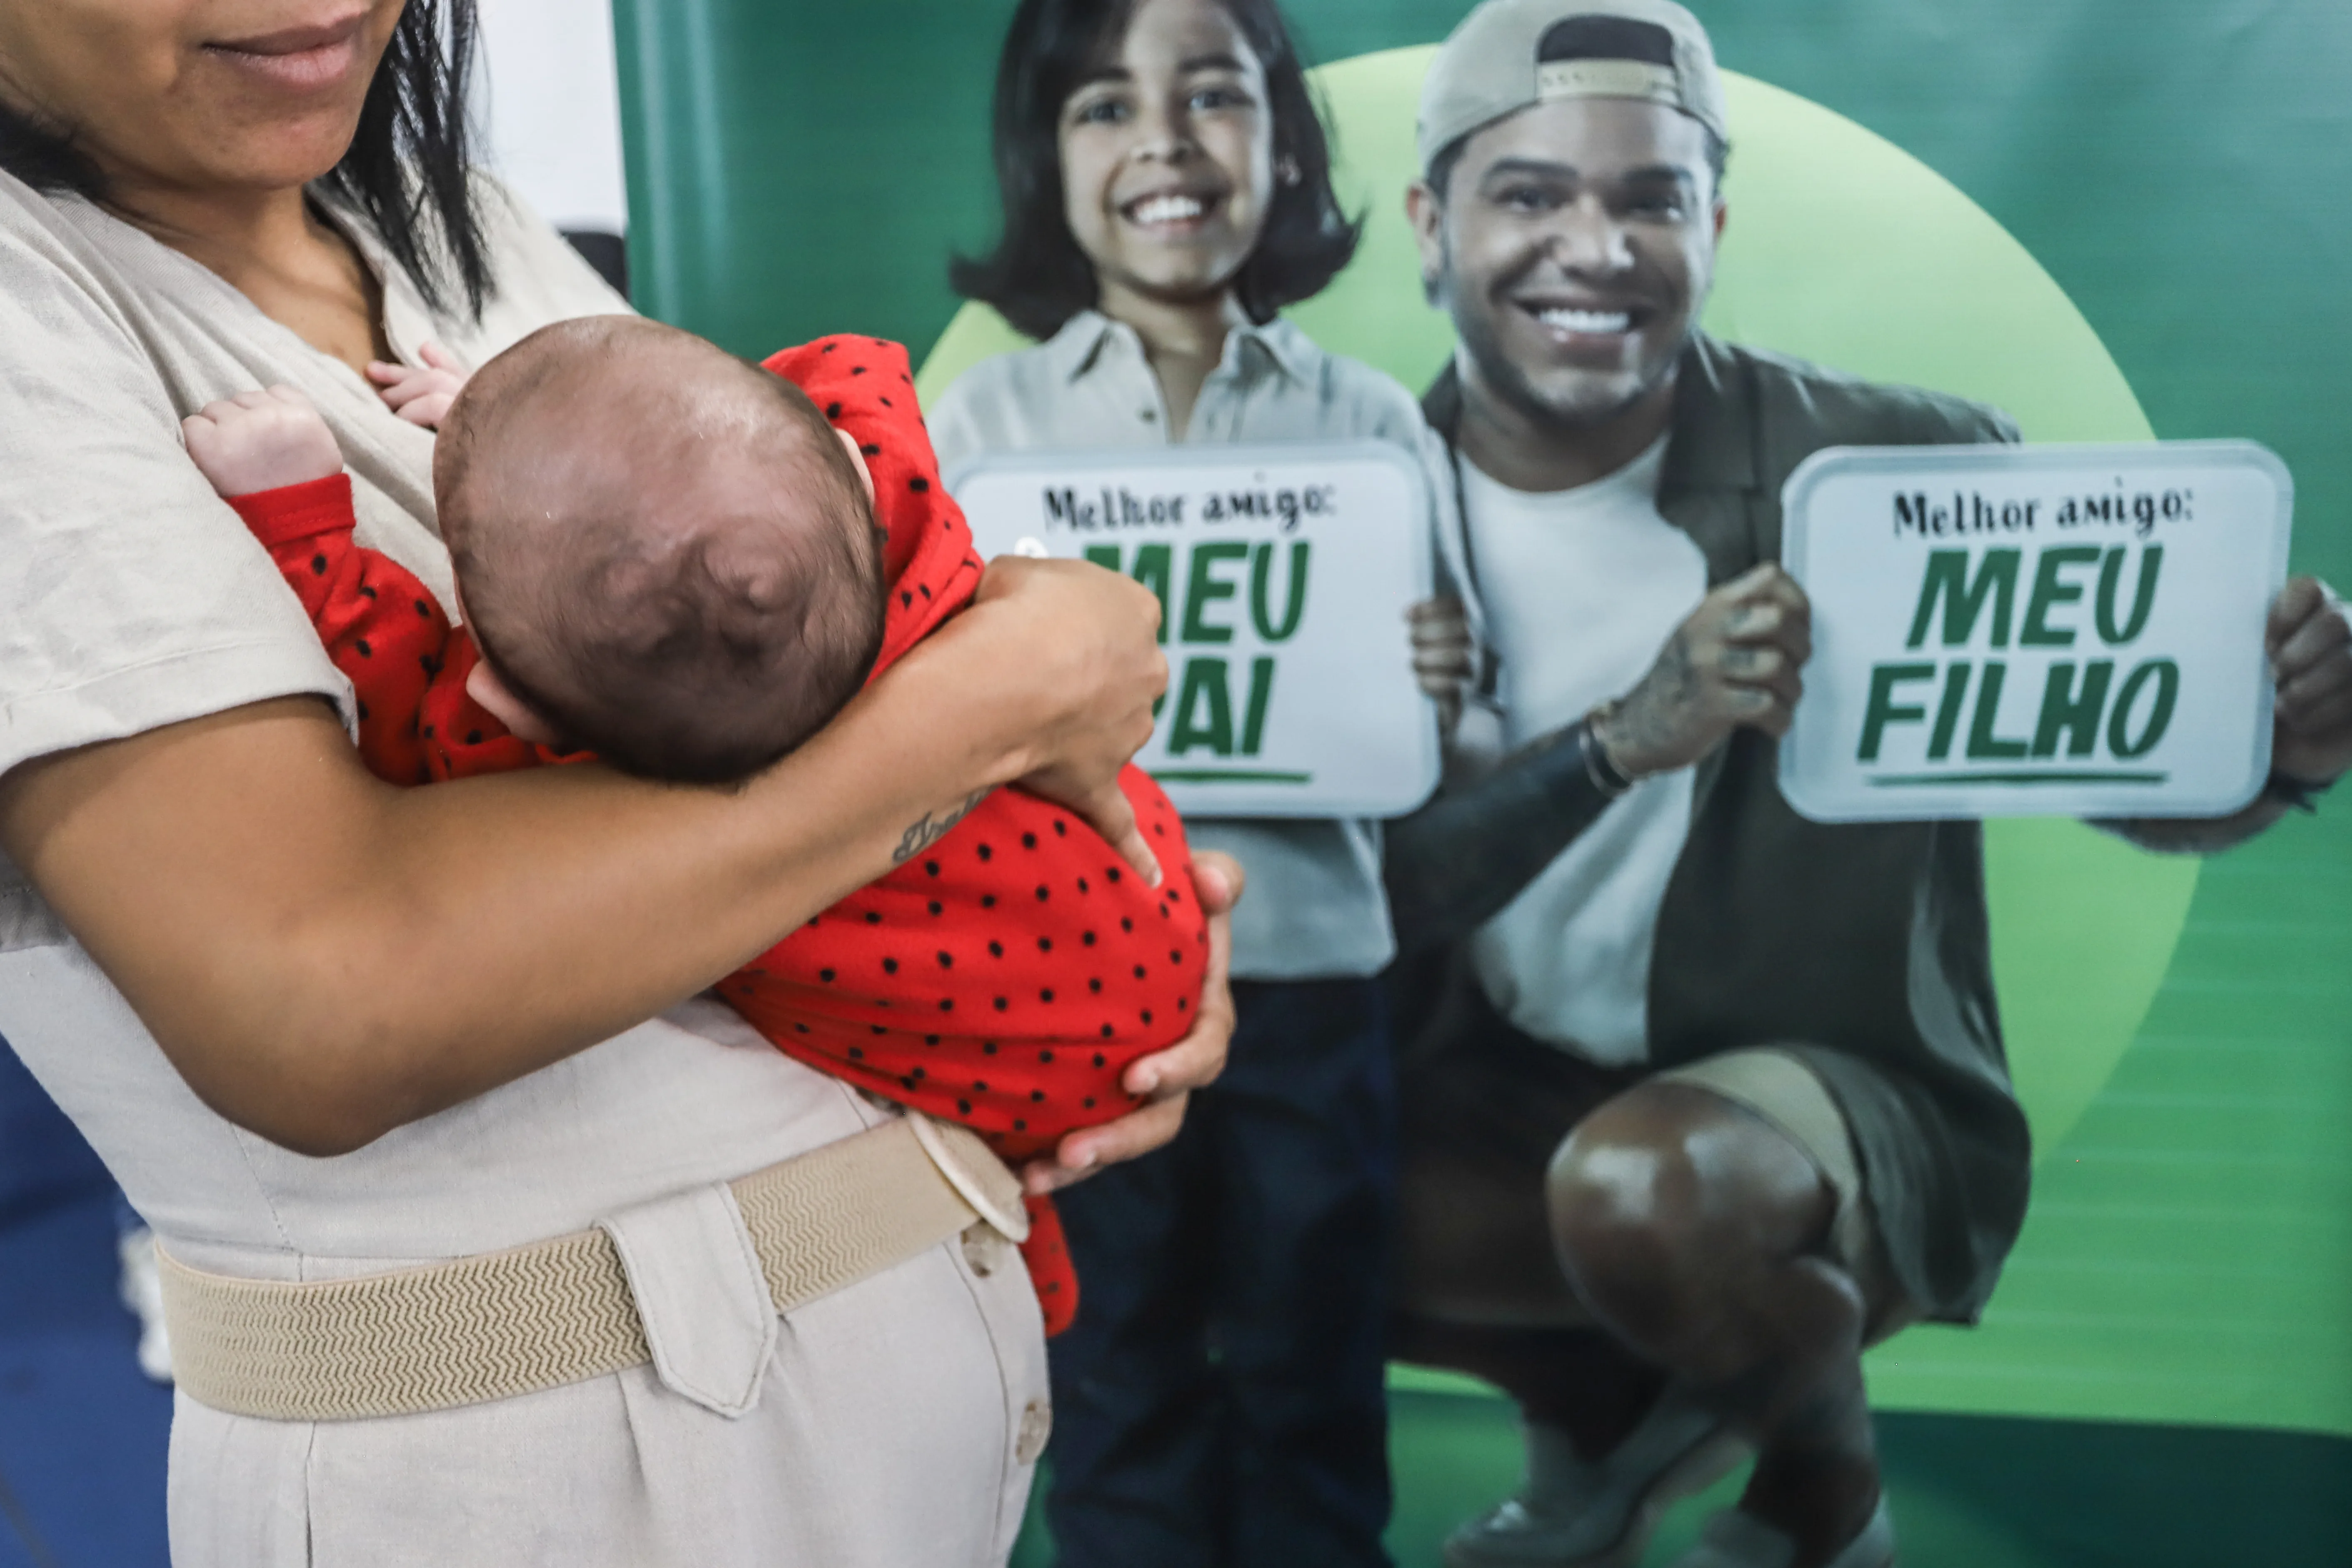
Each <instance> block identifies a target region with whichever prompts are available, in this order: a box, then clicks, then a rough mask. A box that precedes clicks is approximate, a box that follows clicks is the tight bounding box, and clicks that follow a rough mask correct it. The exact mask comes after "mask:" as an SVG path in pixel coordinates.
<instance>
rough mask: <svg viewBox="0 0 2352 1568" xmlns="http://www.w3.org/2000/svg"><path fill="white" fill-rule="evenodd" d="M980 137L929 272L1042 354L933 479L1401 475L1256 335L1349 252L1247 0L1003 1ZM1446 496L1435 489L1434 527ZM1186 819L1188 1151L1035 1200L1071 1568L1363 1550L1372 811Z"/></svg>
mask: <svg viewBox="0 0 2352 1568" xmlns="http://www.w3.org/2000/svg"><path fill="white" fill-rule="evenodd" d="M995 139H996V148H995V151H996V166H997V176H998V182H999V184H1000V185H1001V187H1002V190H1003V204H1004V220H1003V223H1004V226H1003V237H1002V239H1001V240H1000V242H999V244H998V247H997V248H996V250H995V251H994V253H993V254H992V255H991V256H989V257H987V258H983V259H982V260H978V261H971V262H964V263H961V264H959V265H958V267H957V268H955V271H954V273H953V280H954V282H955V284H956V286H957V287H958V288H959V289H961V290H962V291H963V292H964V293H965V294H967V295H970V296H971V297H972V298H974V299H977V300H984V301H986V302H987V303H989V304H991V305H992V306H994V307H995V308H996V309H997V310H998V311H999V313H1001V314H1002V315H1003V316H1004V317H1005V318H1006V320H1008V321H1011V322H1012V324H1013V325H1014V326H1015V327H1018V328H1019V329H1021V330H1022V331H1025V332H1028V333H1029V334H1030V335H1032V336H1034V337H1036V338H1038V339H1041V340H1043V341H1042V342H1039V344H1038V345H1037V346H1036V347H1034V348H1031V349H1026V350H1023V351H1020V352H1018V353H1008V354H1003V355H1001V356H999V357H997V358H995V359H992V360H989V361H987V362H984V363H982V364H979V365H976V366H974V367H973V368H972V369H971V372H969V373H968V374H965V375H964V376H963V377H961V379H959V380H958V381H957V382H956V384H954V385H952V386H950V388H949V389H948V391H947V393H946V394H945V395H943V396H942V397H941V398H940V403H939V405H938V406H937V407H936V408H934V409H933V410H932V411H931V432H932V438H933V440H934V441H935V442H936V443H937V445H938V447H939V451H940V462H941V464H942V466H943V467H945V468H948V469H950V471H952V470H953V468H954V467H955V465H956V464H957V462H958V461H959V460H960V459H962V458H969V457H971V456H972V455H974V454H977V453H982V452H988V451H1003V450H1010V449H1016V448H1022V447H1061V448H1068V447H1155V446H1160V445H1162V444H1165V443H1172V442H1188V443H1196V442H1233V441H1239V442H1261V441H1334V440H1346V439H1351V438H1352V439H1362V438H1371V439H1376V440H1386V441H1393V442H1395V443H1397V444H1398V445H1400V446H1402V447H1406V448H1408V449H1409V450H1410V451H1412V453H1413V454H1414V455H1415V456H1416V458H1420V459H1424V460H1425V459H1428V458H1430V457H1431V454H1432V447H1431V445H1430V437H1429V433H1428V430H1427V427H1426V426H1424V425H1423V421H1422V418H1421V414H1420V410H1419V409H1418V408H1417V407H1416V406H1415V405H1414V403H1413V400H1412V395H1410V394H1408V393H1407V392H1406V391H1405V389H1404V388H1403V387H1402V386H1400V385H1398V384H1396V383H1395V382H1394V381H1392V380H1391V379H1390V378H1389V377H1387V376H1385V375H1382V374H1380V373H1379V372H1377V371H1375V370H1372V369H1371V368H1370V367H1369V366H1367V365H1363V364H1360V363H1357V362H1355V361H1353V360H1349V359H1345V358H1342V357H1340V356H1339V355H1336V354H1328V353H1324V352H1323V351H1322V350H1321V349H1320V348H1318V346H1317V345H1316V344H1315V343H1314V342H1313V341H1312V340H1310V339H1309V338H1308V337H1307V334H1306V333H1304V332H1303V331H1299V329H1298V328H1297V327H1296V326H1294V325H1292V324H1291V323H1289V322H1288V321H1285V320H1283V319H1282V317H1281V316H1280V315H1279V313H1278V312H1279V311H1280V310H1281V308H1282V307H1284V306H1286V305H1288V304H1292V303H1295V302H1296V301H1297V300H1304V299H1307V298H1308V297H1310V296H1312V295H1314V294H1316V293H1317V292H1318V291H1320V290H1321V289H1322V288H1323V286H1324V285H1325V284H1326V283H1328V282H1329V281H1330V279H1332V277H1333V276H1334V275H1336V274H1337V273H1338V272H1339V268H1341V267H1343V266H1345V265H1346V264H1347V261H1348V259H1349V257H1350V256H1352V255H1353V254H1354V251H1355V246H1356V237H1357V230H1356V226H1354V225H1353V224H1351V223H1349V221H1348V220H1347V219H1346V218H1345V217H1344V216H1342V214H1341V213H1340V211H1339V202H1338V199H1337V198H1336V196H1335V195H1333V193H1332V189H1331V176H1330V167H1331V158H1330V151H1329V147H1328V142H1327V140H1326V138H1325V135H1324V131H1323V127H1322V124H1321V122H1320V121H1319V120H1318V117H1317V114H1316V110H1315V106H1314V102H1313V100H1312V98H1311V97H1310V95H1309V93H1308V90H1307V80H1306V76H1305V73H1304V71H1303V69H1302V68H1301V65H1300V62H1299V59H1298V57H1297V52H1296V51H1295V50H1294V49H1293V48H1292V47H1291V46H1290V43H1289V40H1288V37H1287V35H1286V30H1285V28H1284V25H1283V21H1282V18H1281V16H1280V15H1279V13H1278V12H1277V11H1276V8H1275V6H1274V5H1273V4H1271V0H1135V3H1131V4H1125V5H1101V4H1097V3H1093V0H1028V3H1026V4H1024V5H1022V6H1021V8H1020V9H1019V11H1018V12H1016V13H1015V15H1014V16H1013V23H1012V26H1011V28H1010V30H1009V32H1008V34H1007V36H1006V38H1005V41H1004V47H1003V55H1002V57H1001V60H1000V64H999V68H998V78H997V101H996V126H995ZM1449 494H1450V489H1446V490H1441V489H1438V488H1437V487H1436V486H1435V485H1434V484H1433V486H1432V488H1431V494H1430V500H1431V503H1432V505H1433V506H1436V505H1440V504H1443V502H1444V497H1445V496H1446V495H1449ZM1449 611H1451V614H1449ZM1458 614H1459V611H1458V606H1456V605H1452V603H1451V602H1450V601H1433V602H1432V603H1430V604H1428V605H1423V606H1420V607H1419V608H1418V609H1417V610H1416V612H1415V615H1416V623H1417V626H1416V634H1415V639H1416V641H1417V642H1418V643H1419V644H1420V645H1421V646H1420V647H1418V648H1417V650H1416V652H1417V660H1416V661H1417V663H1419V664H1420V665H1421V667H1422V668H1423V674H1424V677H1425V679H1427V681H1428V682H1429V683H1430V684H1431V685H1432V687H1433V689H1434V690H1435V691H1438V692H1442V693H1444V694H1447V695H1450V694H1452V693H1453V692H1454V690H1455V689H1456V683H1457V681H1458V679H1459V678H1460V676H1461V675H1462V674H1463V673H1464V672H1465V669H1466V660H1467V657H1468V655H1467V647H1466V638H1465V634H1464V633H1463V631H1462V629H1461V625H1460V622H1459V619H1458ZM1397 635H1398V637H1404V636H1405V635H1406V628H1405V627H1404V626H1399V627H1397ZM1190 826H1191V831H1192V837H1193V841H1194V842H1195V843H1197V844H1202V845H1205V846H1209V847H1215V848H1220V849H1224V850H1228V851H1230V852H1231V853H1233V854H1234V856H1235V857H1237V858H1239V859H1240V860H1242V862H1243V863H1244V864H1245V865H1247V866H1248V867H1249V868H1250V871H1251V875H1252V877H1253V879H1255V882H1256V892H1255V894H1254V895H1253V898H1252V902H1251V907H1250V909H1249V910H1246V911H1244V914H1243V915H1242V916H1241V917H1240V918H1241V920H1242V921H1244V926H1241V927H1237V928H1236V931H1235V944H1234V953H1235V956H1234V973H1236V975H1239V976H1244V977H1245V982H1244V984H1241V985H1238V986H1237V987H1236V991H1237V993H1238V1000H1239V1004H1240V1017H1241V1023H1240V1029H1241V1044H1240V1047H1239V1048H1238V1050H1237V1051H1236V1053H1235V1059H1234V1072H1233V1073H1232V1074H1231V1075H1229V1076H1228V1077H1227V1079H1225V1080H1224V1081H1223V1083H1221V1084H1220V1085H1219V1087H1218V1089H1216V1091H1215V1093H1214V1097H1213V1099H1208V1098H1204V1099H1203V1100H1202V1102H1201V1106H1200V1108H1199V1109H1200V1115H1199V1116H1198V1117H1197V1118H1196V1120H1195V1123H1194V1125H1193V1126H1192V1129H1191V1130H1190V1131H1188V1133H1187V1135H1186V1136H1185V1137H1184V1138H1182V1139H1181V1140H1180V1141H1179V1142H1177V1143H1176V1144H1175V1146H1174V1147H1172V1148H1171V1149H1170V1150H1168V1151H1166V1152H1164V1153H1163V1154H1161V1155H1160V1156H1159V1157H1158V1158H1156V1159H1154V1160H1150V1161H1147V1162H1141V1163H1137V1164H1135V1165H1133V1166H1130V1167H1129V1168H1128V1169H1127V1170H1125V1171H1122V1172H1119V1173H1116V1174H1115V1175H1114V1176H1113V1177H1112V1178H1110V1179H1109V1180H1107V1181H1104V1182H1101V1183H1097V1184H1095V1185H1094V1186H1093V1187H1091V1188H1090V1189H1088V1190H1087V1191H1086V1192H1084V1193H1081V1194H1074V1195H1073V1200H1072V1201H1071V1202H1070V1203H1068V1204H1066V1205H1064V1210H1063V1212H1064V1216H1065V1220H1066V1226H1067V1229H1068V1232H1069V1237H1070V1249H1071V1252H1072V1255H1073V1261H1074V1262H1075V1263H1076V1266H1077V1268H1078V1272H1079V1274H1080V1276H1081V1278H1083V1279H1085V1281H1086V1290H1087V1294H1086V1303H1085V1306H1084V1308H1083V1309H1082V1310H1080V1312H1079V1313H1078V1317H1077V1321H1076V1324H1075V1325H1073V1327H1072V1328H1071V1330H1070V1331H1069V1332H1068V1333H1066V1334H1065V1335H1063V1336H1061V1337H1060V1338H1058V1339H1056V1340H1055V1342H1054V1353H1053V1367H1054V1379H1055V1393H1056V1396H1057V1399H1058V1402H1059V1411H1060V1415H1061V1436H1060V1438H1059V1439H1058V1441H1057V1446H1056V1447H1055V1462H1054V1475H1055V1482H1054V1490H1053V1494H1052V1497H1051V1500H1050V1503H1049V1512H1050V1517H1051V1519H1052V1521H1053V1525H1054V1531H1055V1541H1056V1542H1057V1543H1058V1545H1059V1547H1060V1550H1061V1553H1062V1561H1063V1562H1064V1563H1067V1564H1070V1565H1071V1568H1094V1565H1095V1564H1098V1563H1102V1564H1108V1563H1144V1562H1150V1563H1177V1562H1186V1563H1191V1562H1201V1563H1207V1562H1222V1563H1239V1564H1255V1563H1269V1564H1271V1563H1317V1564H1323V1565H1333V1568H1337V1565H1340V1564H1349V1563H1363V1564H1373V1563H1386V1562H1387V1557H1386V1554H1385V1552H1383V1550H1382V1548H1381V1531H1382V1529H1383V1527H1384V1526H1385V1525H1386V1523H1387V1520H1388V1510H1389V1485H1388V1466H1387V1452H1386V1419H1385V1413H1386V1405H1385V1395H1384V1391H1383V1387H1382V1364H1383V1363H1382V1357H1381V1336H1382V1328H1383V1324H1384V1319H1385V1302H1384V1296H1383V1289H1382V1283H1383V1281H1384V1280H1385V1278H1386V1274H1387V1259H1388V1250H1389V1239H1390V1237H1389V1233H1390V1228H1391V1218H1392V1208H1393V1192H1394V1181H1395V1153H1394V1147H1393V1145H1394V1138H1395V1133H1394V1127H1393V1123H1394V1118H1395V1091H1394V1088H1393V1085H1392V1082H1391V1068H1390V1064H1389V1045H1388V1031H1387V1021H1386V1018H1385V1016H1384V1013H1383V1010H1382V1007H1381V996H1380V993H1379V990H1378V983H1377V981H1376V980H1375V979H1374V978H1373V976H1374V975H1376V974H1377V973H1378V972H1379V971H1380V969H1381V966H1382V965H1383V964H1385V963H1387V962H1388V960H1389V958H1390V956H1391V953H1392V952H1394V945H1393V942H1392V941H1391V933H1390V929H1389V911H1388V904H1387V900H1386V899H1385V897H1384V896H1383V894H1382V891H1381V855H1380V838H1379V833H1378V828H1377V825H1375V824H1373V823H1370V822H1364V821H1345V820H1316V819H1296V820H1286V821H1279V822H1276V821H1235V820H1225V821H1215V820H1197V819H1196V820H1194V821H1193V822H1192V824H1191V825H1190Z"/></svg>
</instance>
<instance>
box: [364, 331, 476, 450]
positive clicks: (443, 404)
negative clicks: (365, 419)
mask: <svg viewBox="0 0 2352 1568" xmlns="http://www.w3.org/2000/svg"><path fill="white" fill-rule="evenodd" d="M417 352H418V353H422V354H423V355H424V356H425V365H424V367H423V368H422V369H419V368H417V367H416V366H414V365H405V364H387V363H384V362H383V360H375V361H373V362H371V363H369V365H368V372H367V373H368V379H369V380H370V381H372V382H374V383H375V384H376V387H377V389H378V390H379V391H380V392H382V393H383V400H384V402H385V403H387V404H389V405H391V406H392V411H393V412H394V414H397V415H399V416H401V417H402V418H403V419H405V420H407V421H408V422H409V423H410V424H411V425H422V426H425V428H426V429H427V430H438V429H440V428H441V421H442V420H444V419H446V418H447V417H448V416H449V405H451V404H452V403H455V402H457V393H458V389H459V388H461V387H463V386H464V385H465V384H466V367H465V366H464V365H463V364H462V363H459V362H458V359H457V355H456V354H453V353H450V352H449V351H448V350H447V349H445V348H443V347H442V346H441V345H440V344H439V343H425V344H423V345H421V346H420V347H419V349H418V351H417Z"/></svg>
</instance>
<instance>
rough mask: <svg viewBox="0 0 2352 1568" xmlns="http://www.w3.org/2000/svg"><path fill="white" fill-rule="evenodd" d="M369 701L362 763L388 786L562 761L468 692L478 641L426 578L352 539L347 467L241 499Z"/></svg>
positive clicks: (363, 718) (331, 651)
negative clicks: (455, 620)
mask: <svg viewBox="0 0 2352 1568" xmlns="http://www.w3.org/2000/svg"><path fill="white" fill-rule="evenodd" d="M228 504H229V505H231V506H232V507H235V508H236V512H237V515H238V516H239V517H242V518H243V519H244V520H245V524H246V526H247V528H249V529H251V530H252V531H253V535H254V537H255V538H257V539H258V540H260V541H261V542H262V544H263V546H264V547H265V548H267V549H268V552H269V556H270V559H271V560H273V561H275V562H276V563H278V571H279V572H281V573H282V574H285V578H286V581H287V583H288V584H289V585H290V586H291V587H292V588H293V590H294V592H295V595H297V596H298V597H299V598H300V599H301V601H302V609H303V613H304V614H306V615H308V616H310V625H311V626H313V627H315V628H316V629H317V631H318V633H319V640H320V642H321V643H323V644H324V645H325V646H326V649H327V657H328V658H331V659H332V660H333V661H334V665H335V668H338V669H340V670H341V671H342V672H343V673H344V674H345V675H347V676H349V677H351V681H352V689H353V691H354V693H355V694H356V695H357V697H358V700H359V720H360V736H359V744H360V759H361V760H362V762H364V763H366V764H367V768H368V772H370V773H373V774H375V776H376V777H378V778H380V779H383V780H384V781H385V782H386V783H389V784H436V783H439V782H441V781H443V780H445V779H451V778H466V777H469V776H471V775H472V774H475V773H506V772H509V771H510V770H512V769H515V768H522V767H529V766H530V765H531V764H532V763H537V762H557V761H562V757H561V756H559V754H558V753H556V752H550V751H548V750H546V749H545V748H544V747H540V746H534V745H531V744H530V742H525V741H518V740H516V739H515V738H514V737H513V736H512V735H510V734H509V733H507V728H506V726H505V725H503V724H501V723H499V721H497V720H496V719H493V718H491V717H490V714H489V711H488V710H487V709H485V708H483V707H482V705H481V704H480V703H478V702H477V701H475V700H473V699H472V698H470V697H468V696H467V695H466V676H467V673H468V672H469V671H471V670H472V668H474V662H475V659H476V657H477V656H476V654H475V652H474V639H473V638H471V637H467V635H466V634H465V633H464V632H462V631H456V630H454V629H453V628H452V627H451V626H450V625H449V617H448V616H446V615H444V614H443V613H442V611H441V606H440V605H439V604H437V603H436V601H435V600H434V597H433V595H431V594H429V593H427V592H425V584H422V583H420V582H418V581H417V580H416V576H415V574H414V573H412V572H410V571H409V570H408V568H406V567H405V566H403V565H401V564H400V563H398V562H396V561H394V560H393V559H392V558H391V557H390V556H388V555H384V554H382V553H380V552H376V551H373V550H366V549H362V548H361V547H360V546H359V545H358V544H356V543H354V542H352V525H353V522H354V518H353V515H352V480H351V476H350V475H348V474H337V475H335V476H334V477H333V478H332V479H313V480H312V481H310V483H309V484H302V485H288V486H286V487H285V488H284V489H274V490H260V491H257V492H256V493H254V494H252V495H247V496H235V497H232V498H231V499H230V500H229V503H228Z"/></svg>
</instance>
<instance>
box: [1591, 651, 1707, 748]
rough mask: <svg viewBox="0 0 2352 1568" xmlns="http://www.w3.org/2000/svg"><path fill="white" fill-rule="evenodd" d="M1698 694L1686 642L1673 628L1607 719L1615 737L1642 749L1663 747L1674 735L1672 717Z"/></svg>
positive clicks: (1678, 715) (1679, 712) (1674, 726)
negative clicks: (1650, 666)
mask: <svg viewBox="0 0 2352 1568" xmlns="http://www.w3.org/2000/svg"><path fill="white" fill-rule="evenodd" d="M1697 695H1698V675H1697V672H1696V670H1694V669H1693V668H1691V658H1690V644H1689V642H1688V640H1687V639H1686V638H1685V636H1684V634H1683V633H1682V632H1681V631H1680V630H1677V631H1676V632H1675V635H1674V636H1673V637H1668V638H1667V639H1666V646H1665V647H1664V648H1663V649H1662V650H1660V652H1659V654H1658V662H1657V665H1656V667H1655V668H1653V669H1652V670H1651V671H1650V673H1649V674H1648V675H1646V676H1644V677H1643V679H1642V683H1641V684H1640V685H1639V686H1637V687H1635V688H1634V689H1633V696H1632V697H1631V698H1629V699H1627V700H1626V701H1625V703H1624V705H1623V706H1622V707H1621V708H1619V709H1618V710H1617V713H1616V716H1615V718H1613V719H1612V720H1611V721H1610V724H1611V728H1612V729H1613V730H1614V731H1616V738H1617V739H1618V740H1620V741H1622V742H1625V743H1627V744H1629V745H1632V746H1633V747H1636V748H1638V749H1640V750H1643V751H1656V750H1662V749H1664V748H1665V747H1666V746H1667V745H1668V744H1669V743H1670V742H1672V741H1673V740H1674V738H1675V732H1676V730H1677V728H1678V725H1677V723H1676V721H1677V720H1678V718H1679V717H1680V715H1681V713H1682V711H1683V710H1685V708H1687V707H1689V706H1690V704H1691V702H1692V701H1693V700H1695V699H1696V697H1697Z"/></svg>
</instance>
